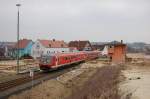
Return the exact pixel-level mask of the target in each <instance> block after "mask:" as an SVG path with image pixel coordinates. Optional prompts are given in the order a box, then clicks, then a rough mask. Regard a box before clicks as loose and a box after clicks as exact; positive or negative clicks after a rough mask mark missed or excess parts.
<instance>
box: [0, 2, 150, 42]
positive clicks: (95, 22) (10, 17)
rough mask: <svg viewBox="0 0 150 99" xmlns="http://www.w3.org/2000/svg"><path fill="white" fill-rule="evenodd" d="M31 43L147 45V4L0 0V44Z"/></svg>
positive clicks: (149, 28) (149, 36) (149, 37)
mask: <svg viewBox="0 0 150 99" xmlns="http://www.w3.org/2000/svg"><path fill="white" fill-rule="evenodd" d="M16 3H21V4H22V6H21V8H20V36H21V38H29V39H33V40H34V41H35V40H36V39H53V38H55V39H59V40H65V41H70V40H90V41H111V40H121V39H122V40H124V41H125V42H134V41H143V42H147V43H150V0H0V41H15V40H16V28H17V26H16V23H17V7H16V6H15V4H16Z"/></svg>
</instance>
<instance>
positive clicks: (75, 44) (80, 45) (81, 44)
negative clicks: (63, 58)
mask: <svg viewBox="0 0 150 99" xmlns="http://www.w3.org/2000/svg"><path fill="white" fill-rule="evenodd" d="M87 44H89V45H90V47H91V44H90V42H89V41H70V42H69V47H76V48H77V49H78V50H83V49H84V48H85V46H86V45H87Z"/></svg>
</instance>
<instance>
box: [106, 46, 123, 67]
mask: <svg viewBox="0 0 150 99" xmlns="http://www.w3.org/2000/svg"><path fill="white" fill-rule="evenodd" d="M108 54H109V57H110V59H111V62H112V63H117V64H118V63H125V59H126V45H125V44H114V45H109V48H108Z"/></svg>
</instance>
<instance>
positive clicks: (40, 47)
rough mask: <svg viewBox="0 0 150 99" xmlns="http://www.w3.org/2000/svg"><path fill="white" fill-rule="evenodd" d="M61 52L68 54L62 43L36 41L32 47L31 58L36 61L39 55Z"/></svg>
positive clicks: (67, 49)
mask: <svg viewBox="0 0 150 99" xmlns="http://www.w3.org/2000/svg"><path fill="white" fill-rule="evenodd" d="M63 52H69V48H68V45H67V44H66V43H65V42H64V41H58V40H57V41H56V40H55V39H53V40H37V41H36V42H35V43H34V45H33V46H32V50H31V56H32V57H33V58H35V59H36V58H39V57H41V55H45V54H52V53H63Z"/></svg>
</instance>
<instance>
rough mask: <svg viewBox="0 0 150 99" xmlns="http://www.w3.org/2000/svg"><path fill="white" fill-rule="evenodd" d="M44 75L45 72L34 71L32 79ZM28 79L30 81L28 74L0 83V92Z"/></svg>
mask: <svg viewBox="0 0 150 99" xmlns="http://www.w3.org/2000/svg"><path fill="white" fill-rule="evenodd" d="M45 75H46V74H44V73H36V74H35V76H34V77H33V80H35V79H38V78H41V77H43V76H45ZM30 81H32V78H31V77H30V76H25V77H22V78H18V79H14V80H11V81H7V82H3V83H0V92H2V91H5V90H7V89H10V88H13V87H15V86H17V85H21V84H24V83H26V82H30Z"/></svg>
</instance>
